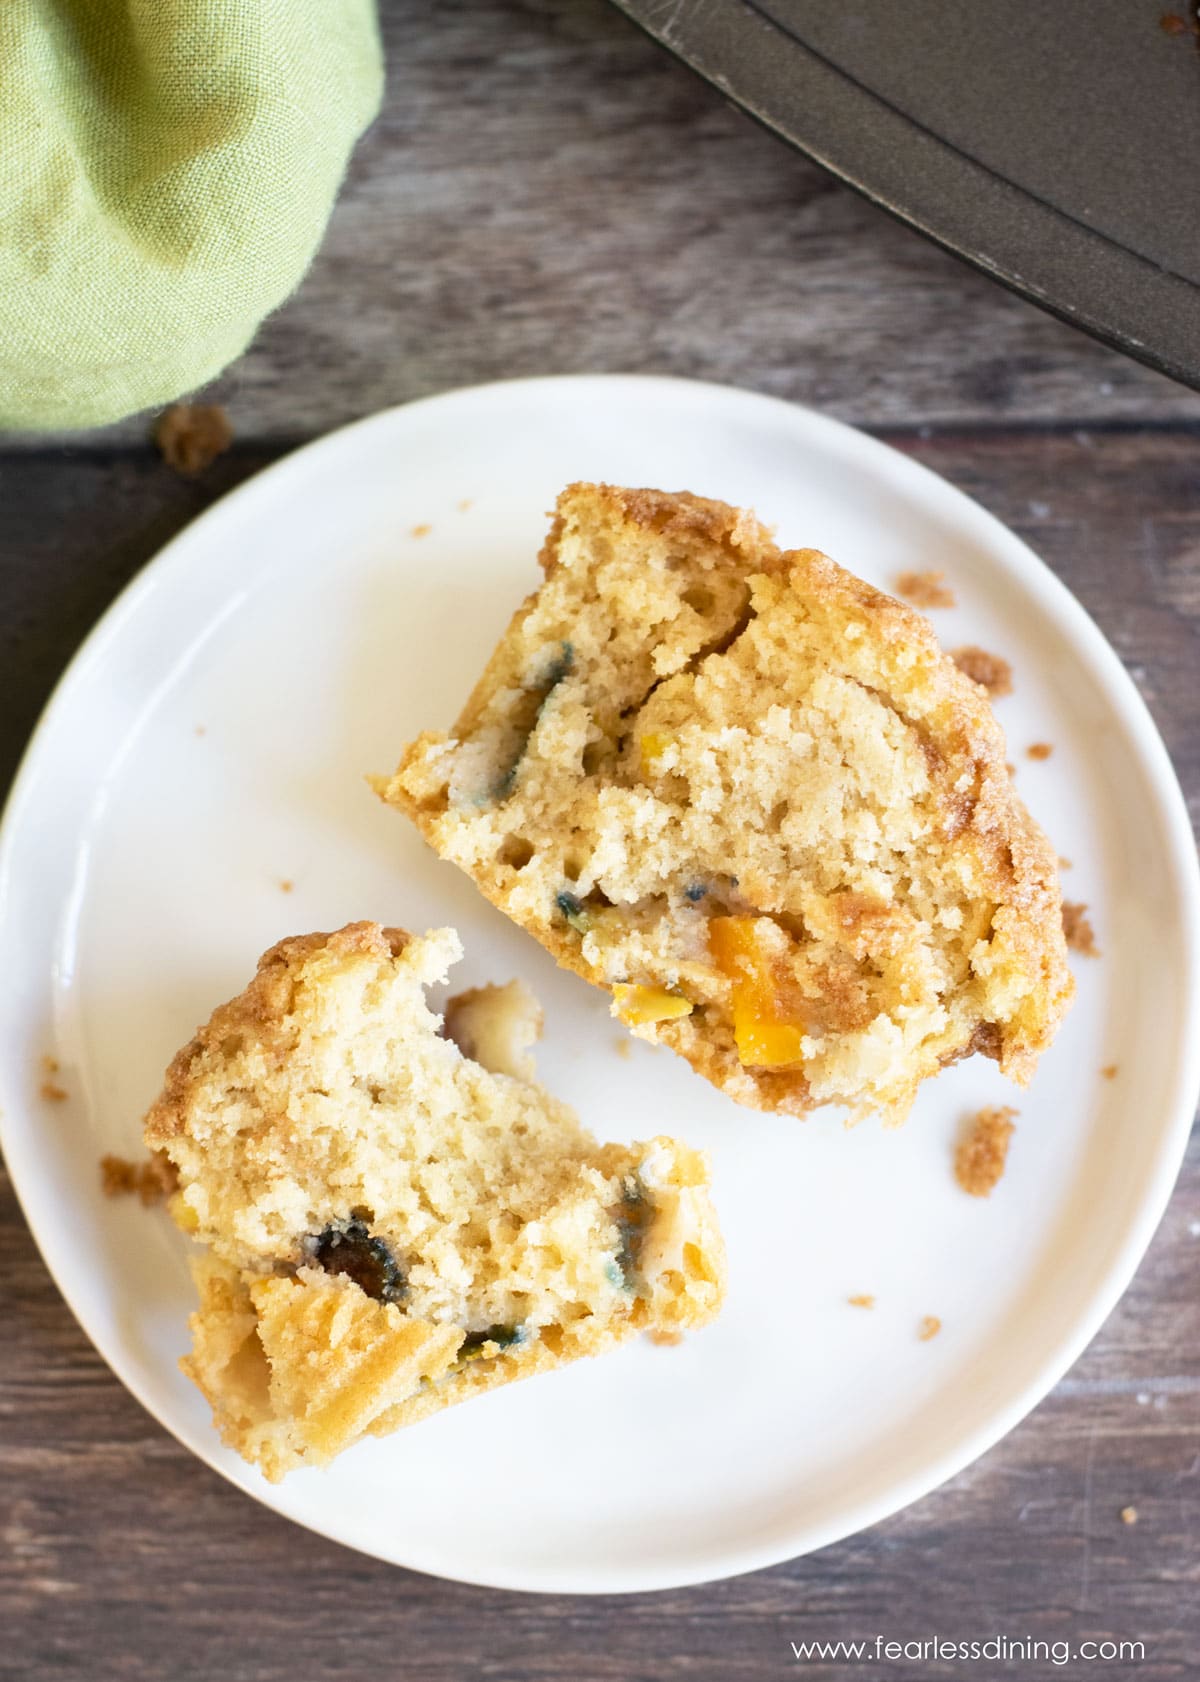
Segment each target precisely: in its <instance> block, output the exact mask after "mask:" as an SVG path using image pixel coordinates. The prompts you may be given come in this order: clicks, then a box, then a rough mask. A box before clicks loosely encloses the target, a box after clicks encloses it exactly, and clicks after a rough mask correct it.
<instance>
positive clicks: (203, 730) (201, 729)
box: [196, 724, 208, 736]
mask: <svg viewBox="0 0 1200 1682" xmlns="http://www.w3.org/2000/svg"><path fill="white" fill-rule="evenodd" d="M196 734H197V736H207V735H208V725H207V724H198V725H197V726H196Z"/></svg>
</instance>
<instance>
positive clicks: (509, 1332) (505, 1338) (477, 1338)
mask: <svg viewBox="0 0 1200 1682" xmlns="http://www.w3.org/2000/svg"><path fill="white" fill-rule="evenodd" d="M524 1341H525V1328H524V1326H489V1327H488V1328H487V1330H486V1331H482V1332H468V1333H467V1335H466V1337H464V1338H463V1340H462V1343H461V1345H460V1346H459V1351H458V1358H459V1360H460V1361H471V1360H475V1359H477V1358H478V1356H479V1354H480V1353H481V1351H482V1350H483V1349H484V1347H485V1346H486V1345H487V1344H489V1343H494V1344H496V1345H498V1347H499V1348H501V1349H511V1348H512V1346H513V1345H514V1344H515V1343H523V1342H524Z"/></svg>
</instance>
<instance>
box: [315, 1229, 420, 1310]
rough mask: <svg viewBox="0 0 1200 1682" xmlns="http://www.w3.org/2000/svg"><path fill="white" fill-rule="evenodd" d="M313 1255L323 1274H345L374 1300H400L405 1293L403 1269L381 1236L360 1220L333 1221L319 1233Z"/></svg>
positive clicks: (406, 1293)
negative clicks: (378, 1236) (370, 1230)
mask: <svg viewBox="0 0 1200 1682" xmlns="http://www.w3.org/2000/svg"><path fill="white" fill-rule="evenodd" d="M310 1242H311V1244H312V1256H313V1260H314V1261H315V1262H316V1264H317V1266H318V1267H323V1268H324V1269H325V1271H326V1273H344V1274H345V1275H346V1277H347V1278H348V1279H353V1281H354V1283H355V1284H356V1285H357V1286H358V1287H359V1289H360V1290H362V1291H365V1292H366V1294H367V1296H369V1297H373V1298H374V1300H375V1301H376V1302H393V1303H399V1302H403V1301H404V1298H405V1297H406V1296H407V1295H408V1284H407V1281H406V1280H405V1277H404V1272H403V1270H402V1268H401V1267H400V1265H399V1263H398V1262H397V1261H396V1259H395V1257H394V1256H393V1255H392V1252H391V1251H390V1250H389V1249H388V1247H387V1245H386V1244H385V1243H384V1241H383V1239H382V1238H376V1237H375V1236H374V1235H373V1234H372V1233H371V1232H369V1231H368V1229H367V1227H366V1226H365V1225H364V1224H363V1222H362V1221H356V1220H349V1221H335V1222H333V1224H332V1225H330V1226H327V1227H326V1228H325V1230H324V1232H322V1233H319V1234H318V1235H317V1237H316V1238H315V1239H314V1240H311V1241H310Z"/></svg>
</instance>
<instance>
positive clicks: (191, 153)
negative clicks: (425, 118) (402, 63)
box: [0, 0, 383, 429]
mask: <svg viewBox="0 0 1200 1682" xmlns="http://www.w3.org/2000/svg"><path fill="white" fill-rule="evenodd" d="M382 80H383V72H382V57H381V53H380V48H379V38H378V31H377V27H376V21H375V14H374V5H373V0H0V426H3V427H8V428H14V427H21V428H34V429H36V428H46V427H71V426H96V425H99V424H101V423H102V422H105V421H110V420H114V419H116V418H117V417H118V416H120V415H126V414H130V413H132V412H133V411H134V410H136V409H143V408H146V407H148V406H150V405H151V404H159V403H163V402H166V401H167V400H168V399H170V398H173V397H177V396H178V395H179V394H180V393H181V392H185V391H189V390H191V389H192V388H193V387H195V386H197V385H200V384H202V383H203V381H205V380H207V379H209V378H211V377H212V375H214V374H216V373H217V372H218V370H219V369H221V368H223V367H224V366H225V365H226V363H228V362H231V361H232V360H233V358H234V357H236V356H238V355H239V354H240V353H241V352H242V351H243V350H244V349H245V347H246V345H247V343H248V342H249V340H250V338H251V336H252V335H253V333H254V330H255V328H256V327H257V325H258V323H259V322H260V321H261V320H262V318H263V316H264V315H266V314H267V312H268V311H269V310H271V309H274V308H275V306H276V305H277V304H279V303H280V302H282V300H283V299H284V298H285V297H286V296H287V295H288V293H289V292H290V291H291V290H292V288H293V287H294V286H295V285H296V283H297V281H298V280H299V279H300V277H301V275H302V274H303V273H304V270H305V268H306V267H307V265H308V263H309V261H310V259H311V258H312V255H313V253H314V251H315V250H316V248H317V245H318V244H319V242H320V239H321V235H322V233H323V232H324V228H325V223H326V221H327V219H328V216H329V211H330V207H331V206H332V204H333V199H334V195H335V193H336V192H337V188H338V184H339V182H340V180H341V177H342V174H343V171H344V170H345V167H346V160H347V158H348V156H349V154H350V150H351V147H352V146H353V145H354V142H355V140H356V139H357V138H358V136H359V134H360V133H361V132H362V130H363V128H364V127H365V126H366V124H367V123H368V122H369V121H370V120H371V118H372V117H373V116H374V114H375V111H376V110H377V108H378V104H379V98H380V92H381V88H382Z"/></svg>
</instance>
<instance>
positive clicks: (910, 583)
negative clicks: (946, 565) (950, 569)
mask: <svg viewBox="0 0 1200 1682" xmlns="http://www.w3.org/2000/svg"><path fill="white" fill-rule="evenodd" d="M945 577H946V574H945V573H944V572H902V573H900V574H898V576H897V578H896V589H897V590H898V591H899V592H900V594H901V595H902V596H904V597H905V598H906V599H907V600H908V601H910V602H912V604H913V606H914V607H957V605H958V603H957V602H956V600H955V597H954V591H953V590H952V589H951V588H950V586H949V585H948V584H946V583H945V582H944V579H945Z"/></svg>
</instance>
